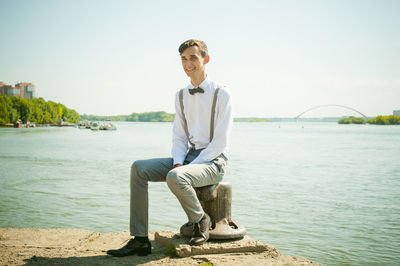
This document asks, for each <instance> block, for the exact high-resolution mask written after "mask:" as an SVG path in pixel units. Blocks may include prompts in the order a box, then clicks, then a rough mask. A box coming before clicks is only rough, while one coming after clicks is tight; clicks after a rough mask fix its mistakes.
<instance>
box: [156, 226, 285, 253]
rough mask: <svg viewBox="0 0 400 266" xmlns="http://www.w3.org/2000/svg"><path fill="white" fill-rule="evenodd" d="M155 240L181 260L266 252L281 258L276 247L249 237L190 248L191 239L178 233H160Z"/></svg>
mask: <svg viewBox="0 0 400 266" xmlns="http://www.w3.org/2000/svg"><path fill="white" fill-rule="evenodd" d="M154 238H155V241H156V242H158V243H160V244H161V245H163V246H165V247H166V248H167V249H173V250H175V254H176V255H177V256H178V257H180V258H183V257H190V256H194V255H206V254H222V253H245V252H255V253H261V252H265V253H266V254H268V255H269V256H270V257H271V258H277V257H278V256H280V252H279V250H277V249H276V248H275V247H273V246H271V245H268V244H264V243H262V242H260V241H257V240H255V239H252V238H251V237H249V236H245V237H244V238H242V239H239V240H209V241H207V242H206V243H204V244H203V245H201V246H190V245H189V244H188V243H189V239H188V238H187V237H184V236H181V235H180V234H179V233H178V232H171V231H158V232H156V233H155V235H154Z"/></svg>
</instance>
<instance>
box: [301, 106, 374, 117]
mask: <svg viewBox="0 0 400 266" xmlns="http://www.w3.org/2000/svg"><path fill="white" fill-rule="evenodd" d="M330 106H336V107H342V108H345V109H348V110H351V111H354V112H356V113H359V114H360V115H362V116H363V117H364V118H365V119H366V120H368V117H367V116H366V115H364V114H363V113H361V112H359V111H357V110H356V109H354V108H351V107H348V106H344V105H339V104H323V105H318V106H314V107H312V108H310V109H307V110H305V111H304V112H302V113H301V114H299V115H298V116H296V117H295V118H294V119H296V120H297V119H299V118H300V116H302V115H304V114H305V113H307V112H308V111H311V110H314V109H318V108H321V107H330Z"/></svg>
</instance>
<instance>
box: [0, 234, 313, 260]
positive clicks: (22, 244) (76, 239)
mask: <svg viewBox="0 0 400 266" xmlns="http://www.w3.org/2000/svg"><path fill="white" fill-rule="evenodd" d="M129 237H130V236H129V233H128V232H117V233H106V234H100V233H98V232H94V231H89V230H82V229H32V228H0V253H1V254H2V255H1V256H0V265H60V264H61V265H139V264H140V265H199V264H202V263H205V264H204V265H257V264H258V265H319V264H318V263H315V262H312V261H310V260H307V259H305V258H300V257H292V256H288V255H278V256H276V255H275V256H272V255H271V254H270V253H269V252H261V253H250V252H245V253H231V254H210V255H197V256H191V257H185V258H178V257H174V256H167V255H165V254H166V253H168V252H166V249H165V247H164V246H162V245H161V244H159V243H158V242H156V241H154V232H150V235H149V238H150V241H151V243H152V246H153V249H152V254H151V255H149V256H145V257H139V256H129V257H124V258H115V257H110V256H107V255H106V251H107V250H108V249H112V248H118V247H120V246H122V245H123V244H122V243H123V242H124V241H125V240H127V239H128V238H129ZM207 263H208V264H207Z"/></svg>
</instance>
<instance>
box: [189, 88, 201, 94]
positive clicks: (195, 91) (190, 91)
mask: <svg viewBox="0 0 400 266" xmlns="http://www.w3.org/2000/svg"><path fill="white" fill-rule="evenodd" d="M197 92H198V93H204V90H203V89H202V88H200V87H197V88H193V89H189V93H190V95H194V94H195V93H197Z"/></svg>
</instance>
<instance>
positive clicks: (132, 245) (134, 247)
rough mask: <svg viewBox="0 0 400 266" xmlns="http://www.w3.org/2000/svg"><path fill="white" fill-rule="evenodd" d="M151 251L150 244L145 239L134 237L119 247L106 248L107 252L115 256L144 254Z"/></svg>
mask: <svg viewBox="0 0 400 266" xmlns="http://www.w3.org/2000/svg"><path fill="white" fill-rule="evenodd" d="M150 253H151V244H150V241H149V240H147V241H145V242H141V241H139V240H137V239H135V238H132V239H130V240H129V242H128V243H127V244H126V245H125V246H123V247H122V248H120V249H110V250H107V254H108V255H111V256H115V257H125V256H130V255H135V254H137V255H139V256H146V255H148V254H150Z"/></svg>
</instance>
